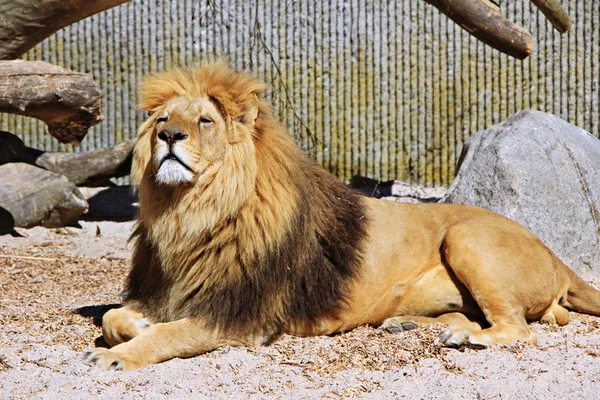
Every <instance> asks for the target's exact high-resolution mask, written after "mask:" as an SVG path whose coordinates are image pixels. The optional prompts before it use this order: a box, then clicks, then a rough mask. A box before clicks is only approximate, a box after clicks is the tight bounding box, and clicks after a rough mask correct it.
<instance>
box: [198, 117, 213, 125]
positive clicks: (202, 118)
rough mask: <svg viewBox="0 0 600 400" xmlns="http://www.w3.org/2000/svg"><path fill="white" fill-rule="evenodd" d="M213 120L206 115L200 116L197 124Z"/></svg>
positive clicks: (209, 122) (208, 122) (206, 123)
mask: <svg viewBox="0 0 600 400" xmlns="http://www.w3.org/2000/svg"><path fill="white" fill-rule="evenodd" d="M212 122H213V120H212V119H210V118H208V117H200V120H199V121H198V124H205V125H208V124H211V123H212Z"/></svg>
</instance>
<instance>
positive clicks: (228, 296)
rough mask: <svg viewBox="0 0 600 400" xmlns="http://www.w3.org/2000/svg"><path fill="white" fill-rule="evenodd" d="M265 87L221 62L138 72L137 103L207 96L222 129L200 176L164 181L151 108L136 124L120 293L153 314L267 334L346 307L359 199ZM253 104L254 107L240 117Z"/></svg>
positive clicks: (355, 256)
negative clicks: (215, 161)
mask: <svg viewBox="0 0 600 400" xmlns="http://www.w3.org/2000/svg"><path fill="white" fill-rule="evenodd" d="M264 88H265V86H264V85H263V84H262V83H260V82H259V81H258V80H257V79H255V78H254V77H252V76H251V75H249V74H245V73H239V72H235V71H233V70H232V69H230V68H229V67H228V66H227V65H226V64H225V63H223V62H216V63H209V64H205V65H203V66H201V67H200V68H197V69H176V70H173V71H170V72H165V73H160V74H154V75H151V76H150V77H148V78H147V79H146V80H145V81H144V82H143V87H142V90H141V108H143V109H145V110H147V111H149V112H154V111H157V110H159V109H160V108H161V107H162V105H163V104H164V103H165V102H166V101H168V100H169V99H171V98H173V97H176V96H188V97H190V98H194V97H197V96H208V97H209V98H210V99H211V100H213V101H216V102H217V103H218V105H219V107H220V110H221V113H222V115H223V117H224V119H225V121H226V123H227V126H228V134H229V135H230V136H231V137H232V139H231V140H230V142H231V143H232V145H231V146H229V149H228V151H227V154H225V156H224V157H225V158H224V162H223V164H222V166H221V167H220V168H218V169H217V170H215V171H212V172H211V175H210V179H208V183H207V184H204V185H202V186H198V185H196V186H193V187H191V188H190V187H169V186H166V185H159V184H157V183H156V182H155V181H154V178H153V174H154V172H155V171H153V170H152V168H153V167H152V163H151V162H150V157H151V143H152V137H153V136H154V135H155V132H154V117H153V116H152V115H151V116H150V117H149V119H148V120H147V121H146V122H145V123H144V124H143V125H142V126H141V127H140V130H139V132H138V141H137V144H136V149H135V152H134V160H133V166H132V173H131V177H132V182H133V184H134V186H136V187H137V189H138V190H139V196H140V212H139V219H138V225H137V228H136V230H135V232H134V235H133V237H134V239H135V247H134V255H133V265H132V269H131V271H130V273H129V276H128V278H127V284H126V291H127V297H126V300H125V303H134V304H135V306H136V307H138V308H139V309H140V310H141V311H142V312H143V313H144V314H146V315H148V316H150V317H151V318H153V319H154V320H155V321H157V322H161V321H171V320H175V319H179V318H183V317H198V318H199V319H201V320H202V321H203V323H206V324H208V325H212V326H215V327H217V328H219V329H228V330H236V331H241V332H245V333H260V332H265V331H268V332H272V333H276V332H280V331H281V329H282V328H283V326H284V325H285V324H286V323H289V322H291V321H294V322H295V323H303V322H307V323H312V322H316V321H318V320H319V318H323V317H335V314H336V311H339V310H340V309H341V307H343V306H344V300H345V299H344V293H345V289H346V285H348V284H349V283H350V281H351V279H352V278H354V277H356V276H357V274H358V272H359V265H360V262H361V247H362V246H363V242H364V240H365V236H366V223H367V221H366V220H365V216H364V212H363V205H362V202H361V200H360V197H359V196H358V195H357V194H356V193H355V192H353V191H351V190H349V189H348V188H347V187H346V186H345V185H344V184H343V183H341V182H340V181H338V180H337V179H336V178H335V177H333V176H332V175H331V174H329V173H327V172H325V171H324V170H323V169H322V168H321V167H320V166H318V165H317V164H316V163H315V162H313V161H311V160H310V159H309V158H308V157H307V156H306V155H305V154H304V153H303V152H302V151H301V150H300V149H298V148H297V146H296V145H295V143H294V142H293V140H292V138H291V137H290V136H289V135H288V134H287V133H286V131H285V129H284V128H283V127H282V125H280V123H278V122H277V121H276V119H275V118H274V117H273V112H272V110H271V107H270V106H269V104H268V103H267V102H265V101H264V100H263V99H262V97H261V92H262V90H263V89H264ZM252 107H258V116H257V118H256V121H255V124H254V126H253V127H252V128H246V122H247V121H245V118H247V114H248V110H250V109H251V108H252ZM244 129H247V130H248V131H249V132H246V133H249V134H246V135H243V133H245V131H244ZM236 138H237V139H236ZM244 138H245V139H244Z"/></svg>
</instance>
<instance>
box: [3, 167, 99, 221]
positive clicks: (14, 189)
mask: <svg viewBox="0 0 600 400" xmlns="http://www.w3.org/2000/svg"><path fill="white" fill-rule="evenodd" d="M1 209H4V211H6V212H8V214H7V213H6V212H2V213H0V218H2V220H1V221H0V227H3V228H4V229H7V228H9V226H8V225H11V224H12V225H13V227H15V226H16V227H22V228H30V227H32V226H35V225H42V226H45V227H47V228H55V227H59V226H65V225H73V224H75V223H76V222H77V219H78V218H79V216H80V215H81V214H82V213H84V212H85V211H86V210H87V209H88V203H87V201H86V200H85V198H84V197H83V195H82V193H81V192H80V191H79V189H78V188H77V186H75V184H73V183H71V182H69V181H68V180H67V178H65V177H64V176H62V175H59V174H56V173H53V172H50V171H46V170H44V169H42V168H38V167H35V166H32V165H29V164H25V163H10V164H5V165H0V210H1ZM11 218H12V220H10V219H11Z"/></svg>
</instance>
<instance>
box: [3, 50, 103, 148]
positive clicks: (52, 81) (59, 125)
mask: <svg viewBox="0 0 600 400" xmlns="http://www.w3.org/2000/svg"><path fill="white" fill-rule="evenodd" d="M100 104H101V92H100V88H99V87H98V85H97V83H96V82H94V79H93V78H92V76H91V75H89V74H84V73H81V72H74V71H70V70H68V69H64V68H61V67H58V66H55V65H52V64H49V63H46V62H42V61H0V112H6V113H12V114H19V115H25V116H28V117H33V118H37V119H40V120H42V121H44V122H45V123H46V124H47V125H48V132H49V133H50V134H51V135H52V136H54V137H55V138H57V139H58V140H59V141H60V142H62V143H74V144H78V143H79V142H80V141H81V139H83V138H84V137H85V135H86V133H87V131H88V129H89V127H90V126H92V125H95V124H97V123H98V122H100V121H101V120H102V114H101V110H100Z"/></svg>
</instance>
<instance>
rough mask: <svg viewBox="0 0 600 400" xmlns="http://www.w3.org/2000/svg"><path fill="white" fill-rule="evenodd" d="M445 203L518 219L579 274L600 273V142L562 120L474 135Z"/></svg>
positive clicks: (513, 121)
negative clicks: (464, 205) (489, 211)
mask: <svg viewBox="0 0 600 400" xmlns="http://www.w3.org/2000/svg"><path fill="white" fill-rule="evenodd" d="M442 201H443V202H448V203H462V204H473V205H477V206H480V207H483V208H487V209H489V210H492V211H495V212H497V213H500V214H503V215H505V216H507V217H509V218H512V219H513V220H515V221H517V222H519V223H521V224H522V225H524V226H526V227H527V228H529V229H530V230H531V231H533V232H534V233H535V234H536V235H538V237H539V238H540V239H542V240H543V241H544V243H545V244H546V245H547V246H548V247H550V248H551V249H552V250H553V251H554V253H555V254H556V255H557V256H558V257H559V258H560V259H561V260H562V261H563V262H564V263H565V264H567V265H568V266H570V267H571V268H572V269H573V270H574V271H576V272H577V273H578V274H582V275H586V274H588V275H589V273H590V272H594V273H595V274H596V276H597V275H598V274H599V273H600V141H599V140H598V139H596V138H595V137H593V136H592V135H590V134H589V133H587V132H586V131H584V130H583V129H580V128H578V127H576V126H573V125H571V124H569V123H568V122H566V121H563V120H562V119H560V118H558V117H555V116H553V115H549V114H545V113H542V112H538V111H522V112H519V113H517V114H515V115H513V116H512V117H511V118H509V119H508V120H507V121H505V122H503V123H501V124H499V125H495V126H493V127H491V128H489V129H487V130H485V131H482V132H478V133H476V134H475V135H473V136H472V137H471V138H470V139H469V140H468V142H467V144H466V145H465V147H464V149H463V151H462V154H461V157H460V160H459V167H458V174H457V176H456V179H455V181H454V183H453V184H452V186H451V187H450V189H449V191H448V193H447V195H446V196H445V197H444V199H442Z"/></svg>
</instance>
